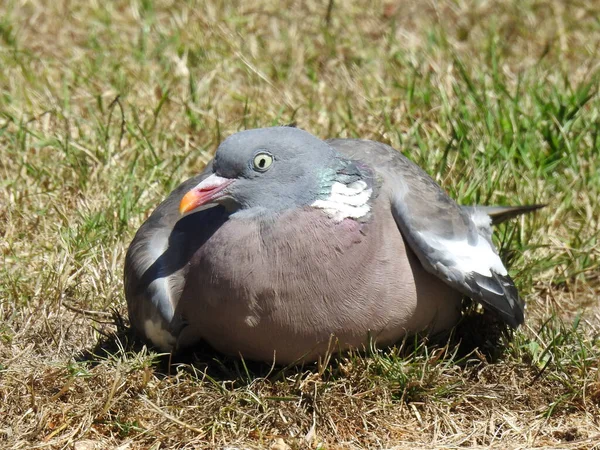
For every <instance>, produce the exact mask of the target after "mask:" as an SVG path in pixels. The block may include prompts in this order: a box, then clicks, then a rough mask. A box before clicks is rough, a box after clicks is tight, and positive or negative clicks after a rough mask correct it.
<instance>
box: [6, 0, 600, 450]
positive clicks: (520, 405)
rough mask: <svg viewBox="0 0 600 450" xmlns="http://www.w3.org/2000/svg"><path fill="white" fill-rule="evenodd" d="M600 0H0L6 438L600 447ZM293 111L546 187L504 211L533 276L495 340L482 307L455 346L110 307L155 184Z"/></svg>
mask: <svg viewBox="0 0 600 450" xmlns="http://www.w3.org/2000/svg"><path fill="white" fill-rule="evenodd" d="M598 17H600V4H599V3H598V2H596V1H594V2H588V1H559V0H527V1H517V0H498V1H495V2H491V1H440V2H437V3H434V2H428V1H423V2H421V1H407V2H367V1H362V2H358V1H357V2H339V1H338V2H335V3H333V8H332V10H331V14H330V17H329V19H328V18H327V4H326V2H325V3H324V4H322V3H318V2H314V1H308V2H299V1H296V2H294V1H284V2H275V1H272V0H264V1H261V2H260V3H256V4H254V3H253V4H252V5H250V4H249V3H237V2H225V1H218V0H209V1H207V2H202V3H200V2H198V3H192V2H185V3H184V2H168V1H154V2H153V1H151V0H147V1H137V0H132V1H129V2H123V1H116V2H107V4H100V2H67V1H64V2H62V1H61V2H44V1H41V0H29V1H25V0H8V1H6V2H4V3H3V4H2V6H0V68H1V70H0V174H1V176H0V236H1V238H0V250H1V254H2V267H1V268H0V274H1V278H0V396H1V399H2V400H1V402H0V447H2V448H13V449H19V448H42V447H44V448H46V447H47V448H76V449H79V450H83V449H101V448H116V447H118V448H122V449H125V448H153V449H158V448H209V447H210V448H220V447H240V448H269V447H273V448H278V449H283V448H287V447H286V446H291V447H292V448H327V449H335V448H407V449H415V448H456V447H479V448H498V449H510V448H566V449H588V448H600V419H599V417H600V366H599V365H600V362H599V359H600V341H599V336H600V302H599V298H600V280H599V277H598V273H599V272H600V270H599V260H600V258H599V257H600V249H599V245H598V238H599V235H600V223H599V220H598V218H599V217H600V203H599V199H600V156H599V155H600V142H599V141H598V133H599V130H600V119H599V117H600V100H599V98H598V96H597V95H596V89H597V86H598V83H597V73H598V68H599V63H598V61H600V59H599V58H598V56H599V55H598V54H599V46H600V24H599V21H598ZM117 98H118V101H116V102H115V101H114V100H115V99H117ZM291 121H296V122H297V123H298V125H299V126H301V127H303V128H306V129H308V130H310V131H312V132H313V133H315V134H317V135H319V136H323V137H330V136H361V137H364V138H372V139H377V140H382V141H385V142H388V143H391V144H392V145H394V146H396V147H397V148H400V149H401V150H402V151H403V152H404V153H406V154H407V155H408V156H410V157H411V158H413V159H414V160H415V161H417V162H419V163H420V164H422V165H423V166H424V167H425V168H426V169H427V170H428V172H429V173H431V174H432V175H433V176H435V177H436V178H437V179H438V180H439V181H440V182H441V183H442V184H443V185H444V186H445V187H446V188H447V189H448V190H449V191H450V192H451V193H452V195H453V196H455V197H456V198H459V199H460V200H461V201H462V202H464V203H473V202H482V203H484V202H485V203H535V202H548V203H550V206H549V207H548V208H546V209H545V210H543V211H542V212H540V213H539V214H537V215H535V216H532V217H527V218H523V219H520V221H517V224H516V225H515V224H512V225H508V226H506V227H502V228H501V229H500V230H499V231H500V233H499V242H501V243H503V247H504V248H505V250H506V256H507V257H508V258H509V259H510V260H511V272H512V273H513V274H514V275H515V278H516V280H517V283H518V284H519V287H520V289H521V292H522V293H523V296H524V297H525V299H526V300H527V302H528V317H527V324H526V326H525V327H523V328H522V329H521V330H520V331H519V332H518V333H516V335H515V336H514V338H513V340H512V341H511V342H510V343H507V344H505V345H503V346H502V347H501V348H502V349H503V352H493V351H492V350H493V347H494V345H495V344H496V340H495V336H494V333H491V331H494V330H495V329H496V328H497V327H494V326H489V325H487V322H486V321H485V320H487V319H485V320H484V319H481V318H479V316H476V319H477V320H475V325H474V326H471V327H467V326H466V325H465V327H466V328H465V329H467V330H470V331H471V332H470V334H469V335H471V336H472V335H476V336H478V339H477V340H476V342H475V343H465V344H463V346H462V348H461V349H458V350H456V348H455V347H454V346H452V345H449V346H446V347H443V346H441V347H440V346H439V345H438V346H430V347H426V346H423V345H414V344H413V343H405V345H403V346H399V347H398V348H394V349H389V350H385V351H373V352H368V353H367V354H362V355H358V354H351V355H345V356H343V357H341V358H340V359H339V360H337V361H334V362H332V363H331V364H324V365H321V366H319V365H315V366H307V367H303V368H287V369H281V368H269V367H264V366H262V365H254V364H253V365H248V366H246V365H244V364H243V363H242V362H240V361H235V360H231V359H227V358H223V357H221V356H219V355H215V354H213V353H211V352H210V350H208V349H202V350H201V351H199V353H198V354H196V355H186V356H185V358H186V359H185V360H178V361H176V362H175V361H171V363H172V364H170V361H169V358H168V357H167V356H160V355H157V354H156V353H155V351H153V350H149V349H146V348H145V347H142V346H141V344H140V343H138V342H135V341H133V340H132V339H131V336H129V335H128V332H127V330H126V326H125V325H123V324H119V323H118V321H117V322H115V317H119V314H120V315H121V316H125V312H126V308H125V302H124V298H123V293H122V280H121V273H122V263H123V258H124V252H125V250H126V247H127V245H128V243H129V241H130V239H131V238H132V236H133V233H134V232H135V230H136V228H137V227H138V226H139V225H140V224H141V223H142V221H143V220H144V218H145V217H147V215H148V214H149V213H150V212H151V210H152V208H153V207H154V206H155V205H156V204H157V203H158V202H159V201H160V199H162V198H164V196H165V195H167V194H168V192H169V191H170V190H171V189H172V188H173V187H174V186H176V185H177V184H178V183H179V182H180V181H181V180H182V179H184V178H185V177H187V176H189V175H191V174H194V173H196V172H197V171H198V170H200V169H201V168H202V166H203V164H205V163H206V161H208V160H209V159H210V157H211V156H210V155H211V154H212V152H213V151H214V149H215V148H216V146H217V144H218V142H219V141H220V140H221V139H222V137H224V136H226V135H229V134H231V133H232V132H235V131H237V130H239V129H241V128H246V127H255V126H267V125H271V124H279V123H288V122H291ZM113 310H114V311H115V314H113ZM484 317H485V316H484ZM480 319H481V320H480ZM482 320H483V325H482ZM463 332H464V330H463ZM486 341H489V342H486ZM409 344H410V345H409ZM474 347H477V348H478V350H477V351H474V352H472V353H468V351H467V350H472V349H473V348H474ZM456 352H458V353H456ZM465 352H466V353H468V355H467V356H465ZM491 353H496V354H495V355H493V357H492V355H491Z"/></svg>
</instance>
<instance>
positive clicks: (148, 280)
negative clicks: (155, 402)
mask: <svg viewBox="0 0 600 450" xmlns="http://www.w3.org/2000/svg"><path fill="white" fill-rule="evenodd" d="M186 193H189V194H186ZM190 199H191V200H190ZM190 202H191V203H190ZM180 203H181V208H183V210H185V211H187V210H188V209H191V212H189V213H188V214H186V215H184V216H183V217H182V216H181V215H180V212H179V208H180ZM196 205H198V206H199V207H197V208H196ZM483 208H484V209H481V208H474V207H461V206H459V205H457V204H456V203H455V202H454V201H453V200H452V199H450V198H449V197H448V196H447V195H446V193H445V192H444V191H443V190H442V189H441V188H440V187H439V186H438V185H437V184H436V183H435V182H434V181H433V180H432V179H431V178H430V177H429V176H428V175H427V174H426V173H425V172H424V171H423V170H422V169H420V168H419V167H418V166H416V165H415V164H414V163H412V162H411V161H410V160H408V159H407V158H405V157H404V156H403V155H401V154H400V153H399V152H397V151H396V150H394V149H392V148H391V147H389V146H387V145H384V144H381V143H377V142H372V141H363V140H350V139H333V140H328V141H322V140H320V139H318V138H316V137H314V136H312V135H310V134H309V133H307V132H305V131H302V130H299V129H296V128H288V127H277V128H267V129H259V130H249V131H245V132H241V133H237V134H235V135H233V136H231V137H230V138H228V139H227V140H225V141H224V142H223V143H222V144H221V146H220V147H219V149H218V150H217V154H216V156H215V159H214V160H213V162H211V164H209V165H208V166H207V167H206V169H205V170H204V171H203V172H202V174H200V175H198V176H196V177H194V178H191V179H190V180H188V181H186V182H184V183H182V185H180V186H179V187H178V188H177V189H176V190H175V191H174V192H173V193H171V195H169V197H167V199H166V200H165V201H164V202H162V203H161V204H160V205H159V206H158V207H157V209H156V210H155V211H154V212H153V214H152V215H151V216H150V218H149V219H148V220H147V221H146V222H145V223H144V224H143V225H142V226H141V227H140V229H139V230H138V232H137V234H136V236H135V238H134V240H133V242H132V244H131V246H130V248H129V250H128V252H127V257H126V261H125V293H126V297H127V303H128V309H129V317H130V320H131V323H132V325H133V327H134V328H135V329H136V330H137V331H138V332H139V333H140V334H141V335H142V336H144V337H145V338H147V339H149V340H151V341H152V342H153V343H154V344H155V345H157V346H158V347H159V348H161V349H163V350H171V349H174V348H184V347H188V346H193V345H194V344H195V343H197V342H198V341H199V340H206V341H208V342H209V343H210V344H211V345H212V346H214V347H215V348H217V349H218V350H220V351H223V352H225V353H228V354H234V355H238V354H241V355H242V356H244V357H245V358H248V359H258V360H266V361H270V360H272V359H273V358H274V357H275V359H276V361H277V362H279V363H289V362H294V361H300V360H312V359H315V358H317V357H318V356H320V355H322V354H323V353H324V352H325V351H326V350H327V349H328V347H329V346H330V345H331V342H332V341H331V339H330V336H331V335H334V336H335V337H336V339H337V347H336V348H335V349H344V348H348V347H360V346H362V345H364V344H365V343H366V342H367V340H368V339H369V337H370V338H373V339H375V340H376V341H377V342H378V343H379V344H380V345H386V344H389V343H392V342H394V341H396V340H398V339H400V338H401V337H402V336H404V335H405V334H407V333H415V332H419V331H423V330H429V331H431V332H432V333H436V332H440V331H445V330H448V329H450V328H451V327H452V326H453V325H454V324H456V322H457V321H458V319H459V318H460V304H461V297H462V295H463V294H464V295H467V296H470V297H472V298H473V299H474V300H477V301H479V302H481V303H482V304H483V305H484V306H485V307H488V308H490V309H492V310H494V311H495V312H497V313H498V314H499V316H500V317H501V318H502V319H503V320H504V321H505V322H506V323H508V324H509V325H511V326H513V327H514V326H517V325H519V324H520V323H522V322H523V304H522V302H521V300H520V299H519V297H518V293H517V291H516V288H515V287H514V283H513V282H512V280H511V279H510V277H509V276H508V274H507V272H506V269H505V268H504V266H503V265H502V262H501V261H500V259H499V257H498V255H497V252H496V250H495V249H494V247H493V244H492V242H491V225H492V220H493V219H492V217H494V211H491V210H486V209H485V208H486V207H483ZM486 211H490V212H491V213H492V214H491V216H490V215H488V214H487V212H486ZM520 211H524V209H521V210H519V212H520ZM515 212H516V211H515V210H510V211H508V210H504V211H503V212H501V211H500V210H496V211H495V213H496V217H499V216H501V215H502V214H504V217H506V216H507V215H511V214H514V213H515Z"/></svg>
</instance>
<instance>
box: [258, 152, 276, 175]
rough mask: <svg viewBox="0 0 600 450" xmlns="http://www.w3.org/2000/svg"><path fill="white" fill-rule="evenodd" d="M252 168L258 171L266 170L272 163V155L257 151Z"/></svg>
mask: <svg viewBox="0 0 600 450" xmlns="http://www.w3.org/2000/svg"><path fill="white" fill-rule="evenodd" d="M253 164H254V170H257V171H259V172H264V171H266V170H267V169H268V168H269V167H271V164H273V157H272V156H271V155H270V154H268V153H263V152H261V153H257V154H256V156H255V157H254V162H253Z"/></svg>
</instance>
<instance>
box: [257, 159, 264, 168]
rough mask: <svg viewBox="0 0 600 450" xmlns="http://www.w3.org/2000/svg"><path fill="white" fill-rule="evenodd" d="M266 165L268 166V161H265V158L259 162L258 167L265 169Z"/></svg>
mask: <svg viewBox="0 0 600 450" xmlns="http://www.w3.org/2000/svg"><path fill="white" fill-rule="evenodd" d="M265 164H266V160H265V158H261V159H260V160H259V161H258V167H260V168H261V169H262V168H264V167H265Z"/></svg>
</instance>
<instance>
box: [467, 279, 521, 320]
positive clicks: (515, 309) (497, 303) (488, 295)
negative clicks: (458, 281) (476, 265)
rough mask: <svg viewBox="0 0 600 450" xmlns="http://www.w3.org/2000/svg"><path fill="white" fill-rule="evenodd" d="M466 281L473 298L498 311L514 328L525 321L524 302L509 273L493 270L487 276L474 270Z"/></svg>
mask: <svg viewBox="0 0 600 450" xmlns="http://www.w3.org/2000/svg"><path fill="white" fill-rule="evenodd" d="M465 281H466V283H467V285H468V286H469V288H470V289H471V291H472V293H473V298H474V299H475V300H478V301H480V302H481V303H483V305H484V307H486V306H487V307H489V308H490V309H491V310H493V311H494V312H496V313H497V314H498V315H499V316H500V318H501V319H502V320H503V321H504V322H506V323H507V324H508V325H510V326H511V327H512V328H517V327H518V326H519V325H521V324H522V323H523V322H524V320H525V317H524V304H523V302H522V300H521V299H520V297H519V293H518V291H517V288H516V287H515V283H514V282H513V280H512V279H511V278H510V277H509V276H508V275H499V274H497V273H496V272H494V271H492V276H491V277H487V276H485V275H481V274H478V273H476V272H473V273H471V274H470V276H469V277H468V278H467V279H465Z"/></svg>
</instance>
